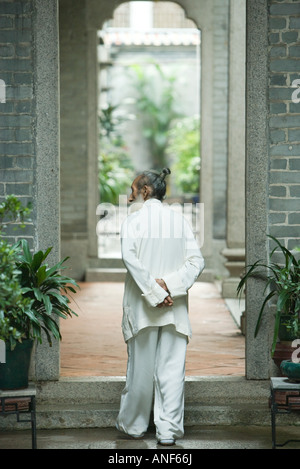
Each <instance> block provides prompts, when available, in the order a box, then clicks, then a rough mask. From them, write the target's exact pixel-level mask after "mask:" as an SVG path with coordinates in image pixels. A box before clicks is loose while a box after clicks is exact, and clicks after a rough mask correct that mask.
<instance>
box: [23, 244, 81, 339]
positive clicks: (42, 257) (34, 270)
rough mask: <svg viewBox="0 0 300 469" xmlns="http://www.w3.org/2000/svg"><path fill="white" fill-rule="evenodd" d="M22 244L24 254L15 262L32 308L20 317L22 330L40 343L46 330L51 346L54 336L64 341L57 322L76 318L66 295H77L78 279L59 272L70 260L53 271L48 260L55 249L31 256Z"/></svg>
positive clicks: (26, 245) (58, 265)
mask: <svg viewBox="0 0 300 469" xmlns="http://www.w3.org/2000/svg"><path fill="white" fill-rule="evenodd" d="M20 244H21V246H22V251H23V253H22V255H21V256H19V260H18V261H17V263H16V266H17V268H18V270H19V272H20V274H19V277H18V278H19V282H20V285H21V287H22V289H23V295H24V297H25V298H27V299H28V300H29V301H30V302H31V307H30V311H25V315H22V317H20V323H19V327H20V329H21V330H22V332H23V334H24V335H25V336H26V337H27V338H32V339H37V340H38V341H39V342H40V343H41V342H42V335H41V333H42V330H43V331H44V332H45V333H46V336H47V339H48V342H49V345H52V336H53V337H54V338H55V339H61V334H60V330H59V323H58V319H59V318H62V319H67V317H68V316H72V315H75V316H77V314H76V313H75V312H74V311H72V309H71V308H70V306H69V303H70V300H69V298H68V296H67V295H66V294H67V293H68V292H73V293H76V287H78V285H77V283H76V282H75V280H73V279H72V278H69V277H67V276H64V275H61V273H60V270H61V269H63V268H64V267H63V264H64V262H65V261H66V259H67V258H66V259H64V260H62V261H61V262H59V263H58V264H56V265H54V266H53V267H51V268H50V267H49V266H48V264H46V263H45V261H46V259H47V257H48V255H49V253H50V252H51V249H52V248H49V249H47V250H46V251H44V252H43V251H38V252H37V253H35V254H34V255H32V254H31V252H30V249H29V246H28V243H27V241H26V240H24V239H23V240H21V242H20ZM64 293H66V294H64Z"/></svg>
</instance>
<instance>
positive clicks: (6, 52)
mask: <svg viewBox="0 0 300 469" xmlns="http://www.w3.org/2000/svg"><path fill="white" fill-rule="evenodd" d="M14 55H15V48H14V46H13V45H12V44H1V45H0V57H1V58H2V57H14Z"/></svg>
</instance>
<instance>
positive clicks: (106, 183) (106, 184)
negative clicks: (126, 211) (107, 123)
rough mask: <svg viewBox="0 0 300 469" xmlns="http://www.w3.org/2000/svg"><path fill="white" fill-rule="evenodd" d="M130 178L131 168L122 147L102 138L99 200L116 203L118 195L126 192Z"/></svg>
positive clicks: (131, 175)
mask: <svg viewBox="0 0 300 469" xmlns="http://www.w3.org/2000/svg"><path fill="white" fill-rule="evenodd" d="M132 178H133V168H132V165H131V162H130V160H129V157H128V154H127V152H126V151H125V150H124V148H123V147H122V146H118V145H117V144H116V145H114V144H113V143H111V142H110V141H107V140H105V139H102V140H101V151H100V156H99V184H100V200H101V202H109V203H111V204H115V205H117V204H118V202H119V195H120V194H126V193H127V192H128V188H129V187H130V185H131V183H132Z"/></svg>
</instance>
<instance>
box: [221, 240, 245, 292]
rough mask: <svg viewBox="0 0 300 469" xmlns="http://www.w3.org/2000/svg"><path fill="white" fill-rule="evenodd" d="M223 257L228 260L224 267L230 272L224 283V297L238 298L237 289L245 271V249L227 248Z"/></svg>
mask: <svg viewBox="0 0 300 469" xmlns="http://www.w3.org/2000/svg"><path fill="white" fill-rule="evenodd" d="M222 255H223V256H224V257H225V258H226V259H227V262H225V264H224V265H225V267H226V269H227V270H228V271H229V277H227V278H225V279H224V280H223V283H222V297H223V298H237V291H236V289H237V286H238V284H239V281H240V279H241V274H242V273H243V271H244V269H245V249H241V248H225V249H223V250H222Z"/></svg>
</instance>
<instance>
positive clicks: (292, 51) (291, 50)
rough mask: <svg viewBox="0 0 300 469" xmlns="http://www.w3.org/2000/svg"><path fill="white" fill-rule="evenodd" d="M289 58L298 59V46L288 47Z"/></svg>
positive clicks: (299, 49) (299, 47)
mask: <svg viewBox="0 0 300 469" xmlns="http://www.w3.org/2000/svg"><path fill="white" fill-rule="evenodd" d="M289 56H290V57H300V46H298V45H297V46H290V47H289Z"/></svg>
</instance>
